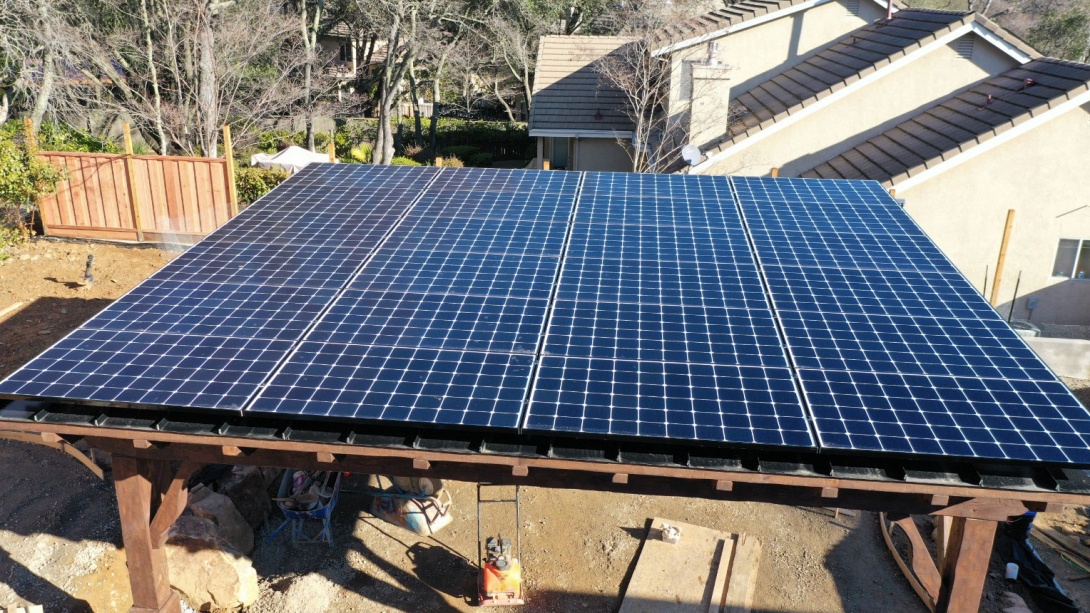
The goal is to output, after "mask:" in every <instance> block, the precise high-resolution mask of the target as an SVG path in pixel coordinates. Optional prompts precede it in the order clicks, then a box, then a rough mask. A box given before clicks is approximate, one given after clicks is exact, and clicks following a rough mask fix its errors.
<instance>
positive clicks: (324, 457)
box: [317, 451, 426, 470]
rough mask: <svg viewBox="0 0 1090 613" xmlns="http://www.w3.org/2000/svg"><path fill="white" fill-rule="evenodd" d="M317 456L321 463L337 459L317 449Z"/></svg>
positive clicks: (330, 462) (332, 461)
mask: <svg viewBox="0 0 1090 613" xmlns="http://www.w3.org/2000/svg"><path fill="white" fill-rule="evenodd" d="M317 457H318V461H319V462H321V463H322V464H332V463H334V462H336V461H337V456H335V455H333V454H332V453H329V452H328V451H319V452H318V453H317ZM414 468H415V467H414ZM425 470H426V469H425Z"/></svg>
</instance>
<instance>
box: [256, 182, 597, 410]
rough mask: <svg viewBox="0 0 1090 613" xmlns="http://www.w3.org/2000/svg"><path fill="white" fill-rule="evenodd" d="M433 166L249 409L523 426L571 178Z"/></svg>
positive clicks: (569, 200) (572, 194)
mask: <svg viewBox="0 0 1090 613" xmlns="http://www.w3.org/2000/svg"><path fill="white" fill-rule="evenodd" d="M561 174H562V175H563V173H561ZM439 177H440V179H438V180H437V181H436V182H435V183H434V184H432V185H431V186H430V187H428V188H427V189H426V190H425V191H424V192H423V193H422V194H421V195H420V197H419V199H418V200H417V201H416V202H414V203H413V206H412V208H411V210H410V211H408V213H407V215H406V217H405V219H404V221H403V222H402V223H401V224H400V226H399V227H398V228H397V229H396V230H395V231H394V232H393V233H392V234H391V235H390V238H389V240H388V241H386V242H385V243H384V244H383V245H382V246H381V247H380V248H379V249H378V251H377V252H376V253H375V254H374V257H373V258H371V259H370V260H369V261H368V262H367V264H366V265H365V266H363V268H362V269H361V270H360V271H359V273H358V275H356V276H355V278H354V279H352V280H351V281H350V282H349V283H348V284H347V285H346V289H345V290H344V291H343V292H342V293H341V294H340V295H339V297H338V298H337V299H336V300H335V301H334V303H333V304H332V306H331V307H330V309H329V310H328V312H326V313H325V314H324V315H323V316H322V317H321V318H319V320H318V321H317V323H316V325H315V326H314V329H313V330H312V331H311V332H310V333H309V334H308V335H307V336H306V338H305V339H304V340H305V341H306V342H304V343H302V345H300V347H299V348H298V349H297V350H296V351H294V352H293V353H292V354H291V355H290V356H289V357H288V358H287V359H286V361H285V362H284V364H283V365H282V367H281V368H280V369H279V370H278V371H277V372H276V373H274V375H273V376H272V378H271V379H270V381H269V383H268V385H267V386H265V387H264V388H263V389H262V390H261V392H260V394H259V395H258V396H257V398H256V399H255V400H254V402H253V403H252V405H251V407H250V410H251V411H253V412H257V413H276V414H302V415H308V416H324V417H337V418H342V419H352V420H362V421H383V422H391V421H394V422H407V423H417V424H447V425H462V426H471V427H491V428H507V429H513V428H517V427H518V425H519V419H520V416H521V413H522V408H523V403H524V400H525V397H526V392H527V389H528V387H529V385H530V377H531V374H532V373H533V364H534V360H535V353H536V351H537V347H538V340H539V339H540V338H541V334H542V330H543V328H544V325H545V317H546V313H547V310H548V304H549V302H548V300H549V296H550V293H551V290H552V285H553V282H554V280H555V278H556V271H557V267H558V266H559V264H560V257H559V256H560V254H561V252H562V248H563V242H564V237H565V234H566V230H567V220H568V218H569V217H570V215H571V210H572V206H573V204H574V201H575V195H576V191H577V185H578V181H579V179H580V177H579V175H574V174H566V176H560V177H558V176H557V173H546V172H513V171H500V172H495V173H489V172H482V171H480V170H464V171H458V172H451V173H449V174H447V173H446V172H444V173H443V174H441V175H439ZM476 189H480V190H482V191H483V192H485V193H484V194H482V193H476V192H475V191H474V190H476ZM555 220H559V221H555Z"/></svg>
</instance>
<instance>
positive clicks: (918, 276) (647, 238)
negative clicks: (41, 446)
mask: <svg viewBox="0 0 1090 613" xmlns="http://www.w3.org/2000/svg"><path fill="white" fill-rule="evenodd" d="M0 394H2V395H4V396H6V397H16V398H27V397H30V398H51V399H65V400H69V401H73V402H79V403H91V404H104V405H113V406H122V407H138V408H142V409H154V408H161V407H171V408H179V407H180V408H191V409H202V410H208V411H229V412H232V413H235V414H253V415H259V414H260V415H266V416H272V417H283V418H284V419H288V418H307V419H310V418H314V419H325V418H332V419H339V420H344V421H348V422H350V423H360V424H369V423H394V424H408V425H418V426H425V425H430V426H441V427H461V428H479V429H494V430H500V431H507V432H515V431H521V432H525V433H538V434H545V435H558V436H588V437H596V438H603V437H604V438H621V439H628V440H639V441H647V442H655V441H659V442H661V441H696V442H699V443H701V444H720V445H757V446H765V447H774V448H797V449H803V450H805V449H810V450H813V449H815V448H823V449H829V450H842V451H844V452H865V453H898V454H927V455H945V456H951V457H963V458H986V459H1010V460H1016V461H1029V460H1043V461H1047V462H1053V463H1059V464H1082V465H1088V464H1090V444H1088V440H1090V439H1088V438H1087V437H1088V436H1090V413H1087V411H1086V410H1085V409H1083V408H1082V407H1081V405H1079V404H1078V402H1077V400H1076V399H1075V398H1074V396H1072V395H1071V394H1070V392H1069V391H1067V389H1066V388H1065V387H1064V386H1063V384H1062V383H1060V382H1059V381H1058V380H1057V379H1056V377H1055V376H1054V375H1053V374H1052V373H1051V372H1050V371H1049V370H1048V369H1047V367H1045V366H1044V364H1043V363H1042V362H1041V361H1040V360H1039V359H1038V358H1037V357H1036V356H1035V355H1034V354H1033V353H1032V351H1030V350H1029V348H1028V347H1027V346H1026V345H1025V344H1024V343H1023V342H1022V341H1021V339H1019V338H1018V337H1017V335H1015V334H1014V332H1013V331H1011V330H1010V328H1009V327H1007V325H1006V324H1005V322H1004V321H1003V320H1002V319H1001V318H1000V317H999V316H998V315H997V314H996V312H995V311H994V310H992V309H991V307H990V306H988V305H987V303H986V302H985V301H984V300H983V299H982V298H981V297H980V295H979V294H978V293H977V292H976V291H975V289H974V288H973V287H972V286H971V285H970V284H969V283H968V282H967V281H966V280H965V279H964V277H962V276H961V274H960V273H958V272H957V270H956V269H955V268H954V267H953V266H952V265H951V264H950V262H949V261H948V260H947V259H946V257H945V256H944V255H943V254H942V253H941V252H940V251H939V250H938V249H937V248H936V247H935V246H934V244H933V243H932V242H931V241H930V240H929V239H928V238H927V237H926V235H925V234H924V233H923V232H922V231H921V230H920V229H919V228H918V226H917V225H916V224H915V223H914V222H913V221H912V219H911V218H909V217H908V216H907V215H906V214H905V213H904V211H903V210H902V209H901V208H900V207H899V206H898V205H897V204H896V203H895V202H894V201H893V200H892V199H891V198H890V197H889V196H888V195H887V194H886V193H885V192H884V191H883V190H882V188H881V186H880V185H878V184H877V183H870V182H855V181H821V180H795V179H775V180H773V179H758V178H742V177H735V178H728V177H703V176H662V175H628V174H619V173H574V172H541V171H518V170H494V169H436V168H406V167H376V166H365V165H328V164H322V165H312V166H310V167H308V168H307V169H305V170H303V171H301V172H300V173H298V174H296V175H295V176H294V177H292V178H291V179H289V180H288V181H287V182H285V183H284V184H283V185H281V186H280V187H278V188H277V189H275V190H273V191H272V192H271V193H270V194H268V195H267V196H266V197H264V198H262V199H261V200H260V201H259V202H257V203H255V204H254V205H252V206H251V207H249V208H247V209H246V210H245V211H243V212H242V213H241V214H240V215H239V216H237V217H236V218H235V219H233V220H231V221H230V222H228V223H227V224H226V225H225V226H223V227H222V228H220V229H219V230H217V231H216V232H214V233H212V234H211V235H210V236H209V237H208V238H206V239H205V240H203V241H201V242H200V243H199V244H197V245H195V246H194V247H192V248H191V249H189V250H188V251H187V252H185V253H184V254H182V255H181V256H179V257H178V258H177V259H175V260H174V261H173V262H171V263H170V264H168V265H167V266H165V267H164V268H163V269H162V270H160V271H159V272H157V273H155V274H154V275H152V276H151V277H150V278H149V279H147V280H146V281H145V282H144V283H142V284H141V285H139V286H138V287H137V288H135V289H134V290H133V291H131V292H129V293H128V294H126V295H125V296H124V297H122V298H121V299H119V300H117V301H116V302H115V303H113V304H112V305H111V306H110V307H108V308H107V309H105V310H104V311H103V312H102V313H100V314H99V315H98V316H96V317H94V318H93V319H91V320H90V321H88V322H87V323H86V324H85V325H84V326H82V327H81V328H79V329H78V330H76V331H75V332H73V333H72V334H70V335H69V336H68V337H66V338H65V339H63V340H62V341H60V342H59V343H57V344H56V345H54V346H53V347H52V348H50V349H48V350H47V351H46V352H45V353H43V354H42V355H41V356H39V357H37V358H35V359H34V360H32V361H31V362H30V363H28V364H27V365H25V366H24V367H23V368H21V369H20V370H19V371H17V372H16V373H15V374H13V375H12V376H11V377H9V378H8V379H7V380H5V381H3V382H0Z"/></svg>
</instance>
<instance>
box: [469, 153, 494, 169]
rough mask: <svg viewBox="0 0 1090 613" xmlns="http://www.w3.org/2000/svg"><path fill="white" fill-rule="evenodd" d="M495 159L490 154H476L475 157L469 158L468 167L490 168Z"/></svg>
mask: <svg viewBox="0 0 1090 613" xmlns="http://www.w3.org/2000/svg"><path fill="white" fill-rule="evenodd" d="M495 159H496V156H494V155H492V154H491V153H478V154H477V155H473V156H470V158H469V165H470V166H477V167H479V168H483V167H486V166H491V165H492V162H494V161H495Z"/></svg>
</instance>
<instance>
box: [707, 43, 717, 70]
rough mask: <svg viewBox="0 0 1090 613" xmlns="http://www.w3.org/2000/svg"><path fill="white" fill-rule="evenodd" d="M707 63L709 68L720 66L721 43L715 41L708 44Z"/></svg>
mask: <svg viewBox="0 0 1090 613" xmlns="http://www.w3.org/2000/svg"><path fill="white" fill-rule="evenodd" d="M706 63H707V65H708V66H718V65H719V43H718V42H716V41H714V40H713V41H711V42H709V43H708V59H707V62H706Z"/></svg>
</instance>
